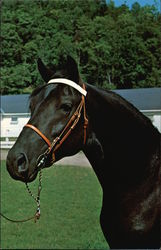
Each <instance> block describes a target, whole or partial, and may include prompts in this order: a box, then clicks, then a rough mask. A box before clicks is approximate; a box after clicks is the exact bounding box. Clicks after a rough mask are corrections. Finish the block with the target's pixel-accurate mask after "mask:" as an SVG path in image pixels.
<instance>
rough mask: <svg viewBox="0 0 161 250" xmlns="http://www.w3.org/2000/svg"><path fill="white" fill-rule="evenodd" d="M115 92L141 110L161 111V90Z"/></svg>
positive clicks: (147, 89) (145, 89)
mask: <svg viewBox="0 0 161 250" xmlns="http://www.w3.org/2000/svg"><path fill="white" fill-rule="evenodd" d="M114 92H116V93H117V94H119V95H121V96H122V97H124V98H125V99H126V100H127V101H129V102H131V103H132V104H133V105H134V106H135V107H136V108H138V109H139V110H161V88H142V89H121V90H114Z"/></svg>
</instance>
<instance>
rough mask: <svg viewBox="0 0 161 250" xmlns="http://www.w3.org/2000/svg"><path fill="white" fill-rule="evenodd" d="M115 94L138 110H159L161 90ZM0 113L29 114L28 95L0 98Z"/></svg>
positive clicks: (124, 91)
mask: <svg viewBox="0 0 161 250" xmlns="http://www.w3.org/2000/svg"><path fill="white" fill-rule="evenodd" d="M114 92H115V93H117V94H119V95H121V96H122V97H124V98H125V99H126V100H127V101H129V102H131V103H132V104H133V105H134V106H135V107H137V108H138V109H139V110H144V111H149V110H150V111H152V110H161V88H143V89H121V90H114ZM1 113H4V114H14V113H17V114H18V113H19V114H24V113H29V95H27V94H25V95H4V96H1Z"/></svg>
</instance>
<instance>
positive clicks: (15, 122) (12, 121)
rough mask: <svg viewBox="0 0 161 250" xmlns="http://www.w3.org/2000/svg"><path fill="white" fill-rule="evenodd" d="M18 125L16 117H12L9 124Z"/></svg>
mask: <svg viewBox="0 0 161 250" xmlns="http://www.w3.org/2000/svg"><path fill="white" fill-rule="evenodd" d="M17 123H18V117H16V116H12V117H11V124H17Z"/></svg>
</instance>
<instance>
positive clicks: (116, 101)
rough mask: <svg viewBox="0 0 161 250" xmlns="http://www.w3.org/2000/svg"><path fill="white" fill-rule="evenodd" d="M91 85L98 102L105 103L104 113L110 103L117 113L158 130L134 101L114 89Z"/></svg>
mask: <svg viewBox="0 0 161 250" xmlns="http://www.w3.org/2000/svg"><path fill="white" fill-rule="evenodd" d="M88 86H89V85H88ZM90 87H91V88H92V90H93V91H94V92H95V95H97V97H98V102H99V103H101V102H102V103H103V106H104V107H105V108H104V109H102V112H103V110H104V112H105V113H104V115H106V113H107V112H108V109H107V107H108V105H110V107H112V108H113V110H114V111H116V110H117V113H121V114H124V115H125V116H128V117H129V118H130V117H131V118H132V119H133V120H134V122H136V123H139V124H140V125H142V126H143V127H145V128H148V129H150V130H152V131H155V130H157V129H156V128H155V127H154V126H153V124H152V122H151V120H150V119H149V118H148V117H147V116H145V115H144V114H143V113H141V112H140V111H139V110H138V109H137V108H136V107H135V106H134V105H133V104H132V103H130V102H129V101H127V100H126V99H125V98H123V97H122V96H120V95H118V94H117V93H115V92H113V91H110V90H106V89H102V88H100V87H95V86H93V85H90ZM102 115H103V113H102ZM157 131H158V130H157ZM158 132H159V131H158Z"/></svg>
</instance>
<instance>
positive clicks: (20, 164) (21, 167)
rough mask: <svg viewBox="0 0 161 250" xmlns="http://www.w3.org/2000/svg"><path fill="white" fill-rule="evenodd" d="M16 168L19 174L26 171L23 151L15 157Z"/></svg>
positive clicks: (25, 157) (26, 165)
mask: <svg viewBox="0 0 161 250" xmlns="http://www.w3.org/2000/svg"><path fill="white" fill-rule="evenodd" d="M17 168H18V172H19V173H21V174H25V173H26V172H27V171H28V160H27V156H26V155H25V154H24V153H21V154H20V155H19V156H18V158H17Z"/></svg>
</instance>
